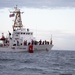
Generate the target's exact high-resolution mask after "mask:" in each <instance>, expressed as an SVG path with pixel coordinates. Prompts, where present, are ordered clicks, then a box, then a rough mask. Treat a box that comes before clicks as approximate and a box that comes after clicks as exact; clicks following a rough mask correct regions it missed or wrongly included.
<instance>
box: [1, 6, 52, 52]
mask: <svg viewBox="0 0 75 75" xmlns="http://www.w3.org/2000/svg"><path fill="white" fill-rule="evenodd" d="M11 13H12V14H10V17H15V20H14V25H13V33H12V34H11V33H10V32H9V36H8V37H5V36H4V33H2V37H0V41H1V42H0V51H5V52H6V51H7V52H21V51H28V52H30V53H33V52H34V51H37V50H41V51H42V50H51V48H52V47H53V44H52V37H51V39H50V41H46V40H44V41H42V40H39V41H37V40H36V38H35V37H33V32H30V30H29V29H26V28H23V25H22V20H21V14H22V13H23V12H21V11H20V9H18V8H17V6H16V7H15V10H14V11H13V12H11Z"/></svg>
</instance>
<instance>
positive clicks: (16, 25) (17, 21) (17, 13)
mask: <svg viewBox="0 0 75 75" xmlns="http://www.w3.org/2000/svg"><path fill="white" fill-rule="evenodd" d="M11 13H13V14H14V15H15V20H14V25H13V31H15V30H17V29H21V28H22V27H23V25H22V20H21V14H22V13H23V12H20V9H18V8H17V5H16V7H15V11H13V12H11Z"/></svg>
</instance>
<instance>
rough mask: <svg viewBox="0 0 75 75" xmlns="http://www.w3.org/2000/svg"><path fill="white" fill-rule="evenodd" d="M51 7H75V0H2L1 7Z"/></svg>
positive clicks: (0, 1) (0, 0)
mask: <svg viewBox="0 0 75 75" xmlns="http://www.w3.org/2000/svg"><path fill="white" fill-rule="evenodd" d="M15 5H18V6H21V7H33V8H36V7H37V8H44V7H45V8H50V7H75V0H0V7H1V8H4V7H13V6H15Z"/></svg>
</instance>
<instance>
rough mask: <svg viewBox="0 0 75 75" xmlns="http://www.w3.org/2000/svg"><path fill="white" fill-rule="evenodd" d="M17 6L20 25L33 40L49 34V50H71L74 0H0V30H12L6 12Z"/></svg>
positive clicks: (74, 45) (73, 47) (74, 37)
mask: <svg viewBox="0 0 75 75" xmlns="http://www.w3.org/2000/svg"><path fill="white" fill-rule="evenodd" d="M15 5H18V7H20V8H21V10H22V11H23V12H24V14H22V20H23V25H24V26H25V27H27V28H30V29H33V31H34V35H35V36H36V37H37V39H42V38H43V39H48V40H49V39H50V36H51V34H52V36H53V44H54V47H53V49H56V50H57V49H59V50H75V0H0V33H1V32H8V30H9V31H11V30H12V25H13V22H12V20H13V18H9V14H10V13H9V11H11V10H12V8H13V7H15Z"/></svg>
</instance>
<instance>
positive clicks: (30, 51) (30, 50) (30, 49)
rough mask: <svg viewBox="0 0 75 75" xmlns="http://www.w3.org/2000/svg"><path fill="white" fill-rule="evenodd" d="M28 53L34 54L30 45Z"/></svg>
mask: <svg viewBox="0 0 75 75" xmlns="http://www.w3.org/2000/svg"><path fill="white" fill-rule="evenodd" d="M28 52H29V53H33V45H32V44H30V45H29V48H28Z"/></svg>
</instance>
